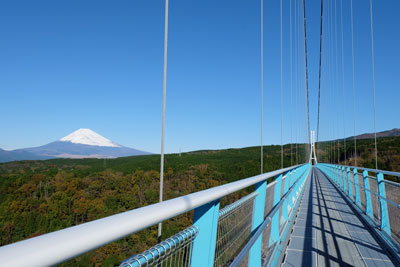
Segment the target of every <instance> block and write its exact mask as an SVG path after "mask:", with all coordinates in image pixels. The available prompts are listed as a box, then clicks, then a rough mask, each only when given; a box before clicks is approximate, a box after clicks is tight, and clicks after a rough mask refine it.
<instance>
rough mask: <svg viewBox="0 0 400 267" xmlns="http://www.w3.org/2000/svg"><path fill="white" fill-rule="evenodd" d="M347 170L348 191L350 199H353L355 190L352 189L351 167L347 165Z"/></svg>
mask: <svg viewBox="0 0 400 267" xmlns="http://www.w3.org/2000/svg"><path fill="white" fill-rule="evenodd" d="M346 171H347V172H346V176H347V181H348V184H349V193H348V195H349V197H350V199H351V200H353V190H351V176H350V168H349V167H347V170H346Z"/></svg>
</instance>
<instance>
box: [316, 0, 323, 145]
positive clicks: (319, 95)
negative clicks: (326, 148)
mask: <svg viewBox="0 0 400 267" xmlns="http://www.w3.org/2000/svg"><path fill="white" fill-rule="evenodd" d="M323 14H324V0H321V26H320V33H319V74H318V117H317V148H318V141H319V117H320V106H321V76H322V74H321V63H322V27H323V20H322V18H323Z"/></svg>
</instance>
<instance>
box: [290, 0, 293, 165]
mask: <svg viewBox="0 0 400 267" xmlns="http://www.w3.org/2000/svg"><path fill="white" fill-rule="evenodd" d="M289 10H290V11H289V13H290V16H289V24H290V27H289V28H290V29H289V35H290V37H289V39H290V40H289V43H290V107H291V108H290V166H293V109H292V107H293V75H292V70H293V69H292V68H293V66H292V57H293V55H292V49H293V45H292V0H290V9H289Z"/></svg>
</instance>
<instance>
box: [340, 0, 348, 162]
mask: <svg viewBox="0 0 400 267" xmlns="http://www.w3.org/2000/svg"><path fill="white" fill-rule="evenodd" d="M340 34H341V41H342V95H343V146H344V165H347V164H346V162H347V155H346V121H345V119H346V116H345V99H346V98H345V96H344V51H343V50H344V44H343V0H340Z"/></svg>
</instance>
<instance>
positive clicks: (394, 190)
mask: <svg viewBox="0 0 400 267" xmlns="http://www.w3.org/2000/svg"><path fill="white" fill-rule="evenodd" d="M385 191H386V198H387V199H388V200H390V201H392V202H394V203H391V202H390V201H388V202H387V208H388V213H389V223H390V231H391V236H392V238H393V239H395V240H396V241H397V242H398V243H399V244H400V209H399V203H400V184H398V185H396V184H394V183H388V182H386V183H385Z"/></svg>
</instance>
